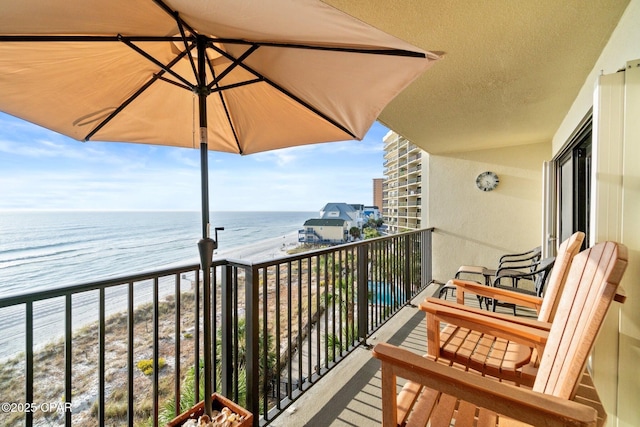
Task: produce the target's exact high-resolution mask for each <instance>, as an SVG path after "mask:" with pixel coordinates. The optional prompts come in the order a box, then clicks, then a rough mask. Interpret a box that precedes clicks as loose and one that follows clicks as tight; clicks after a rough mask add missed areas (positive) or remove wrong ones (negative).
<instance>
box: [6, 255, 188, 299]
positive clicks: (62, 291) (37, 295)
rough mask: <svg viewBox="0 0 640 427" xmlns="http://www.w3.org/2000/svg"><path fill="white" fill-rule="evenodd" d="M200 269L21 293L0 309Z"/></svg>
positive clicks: (174, 269)
mask: <svg viewBox="0 0 640 427" xmlns="http://www.w3.org/2000/svg"><path fill="white" fill-rule="evenodd" d="M199 268H200V265H199V264H190V265H184V266H177V267H172V268H166V269H162V270H153V271H146V272H142V273H137V274H132V275H128V276H120V277H114V278H109V279H103V280H97V281H94V282H88V283H81V284H77V285H70V286H60V287H57V288H52V289H46V290H43V291H35V292H21V293H16V294H12V295H8V296H5V297H2V298H0V308H2V307H9V306H12V305H18V304H24V303H27V302H34V301H40V300H45V299H49V298H58V297H63V296H66V295H70V294H77V293H82V292H87V291H94V290H97V289H102V288H110V287H113V286H121V285H125V284H128V283H132V282H141V281H144V280H150V279H154V278H156V277H164V276H171V275H174V274H180V273H186V272H190V271H194V270H197V269H199Z"/></svg>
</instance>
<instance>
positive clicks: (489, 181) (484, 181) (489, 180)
mask: <svg viewBox="0 0 640 427" xmlns="http://www.w3.org/2000/svg"><path fill="white" fill-rule="evenodd" d="M499 182H500V180H499V179H498V175H496V174H495V172H491V171H486V172H482V173H481V174H480V175H478V177H477V178H476V186H477V187H478V188H479V189H480V190H482V191H491V190H493V189H495V188H496V187H497V186H498V183H499Z"/></svg>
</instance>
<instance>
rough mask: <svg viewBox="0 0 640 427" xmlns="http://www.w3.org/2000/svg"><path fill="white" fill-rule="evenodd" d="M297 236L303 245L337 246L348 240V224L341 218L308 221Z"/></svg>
mask: <svg viewBox="0 0 640 427" xmlns="http://www.w3.org/2000/svg"><path fill="white" fill-rule="evenodd" d="M298 236H299V238H298V240H299V241H300V242H303V243H309V244H329V245H339V244H342V243H345V242H347V241H348V240H349V227H348V222H347V221H346V220H344V219H342V218H327V219H322V218H312V219H308V220H306V221H305V223H304V229H302V230H300V232H299V235H298ZM300 239H303V240H300Z"/></svg>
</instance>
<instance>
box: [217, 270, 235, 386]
mask: <svg viewBox="0 0 640 427" xmlns="http://www.w3.org/2000/svg"><path fill="white" fill-rule="evenodd" d="M232 284H233V270H232V268H231V266H230V265H224V266H222V285H221V286H222V289H221V292H222V301H221V305H222V313H221V319H220V327H221V329H222V351H221V353H222V354H221V355H220V359H221V360H222V364H221V370H222V372H221V375H220V380H221V382H222V388H221V390H220V391H221V393H222V395H223V396H225V397H228V398H231V395H232V393H233V345H232V343H233V318H232V316H233V307H232V305H233V304H232V303H233V289H232ZM213 345H217V344H216V343H213Z"/></svg>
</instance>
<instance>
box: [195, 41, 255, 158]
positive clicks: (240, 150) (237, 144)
mask: <svg viewBox="0 0 640 427" xmlns="http://www.w3.org/2000/svg"><path fill="white" fill-rule="evenodd" d="M245 53H246V52H245ZM204 54H205V55H206V59H207V63H209V67H211V75H212V76H213V82H215V84H216V86H217V87H218V96H219V97H220V103H221V104H222V108H223V109H224V114H225V115H226V117H227V123H229V127H230V128H231V133H232V134H233V139H234V141H235V142H236V147H238V153H239V154H242V147H241V146H240V140H239V139H238V134H237V133H236V128H235V126H233V122H232V121H231V113H230V112H229V109H228V108H227V102H226V101H225V100H224V96H222V90H220V86H219V85H218V83H219V82H220V78H218V77H216V74H215V70H214V69H213V66H212V65H211V61H210V60H209V55H207V52H206V50H205V52H204ZM234 62H235V60H234ZM230 67H231V66H230ZM228 68H229V67H227V69H228ZM225 71H226V70H225ZM207 90H211V89H210V88H209V87H207Z"/></svg>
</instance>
